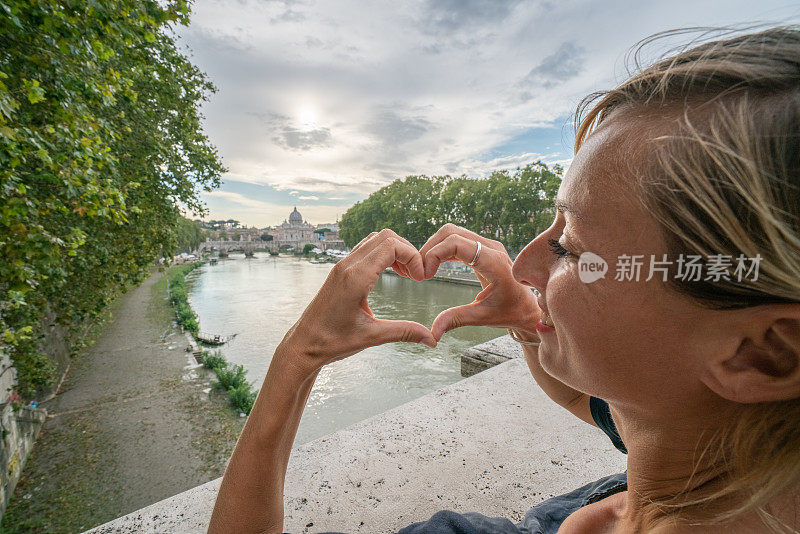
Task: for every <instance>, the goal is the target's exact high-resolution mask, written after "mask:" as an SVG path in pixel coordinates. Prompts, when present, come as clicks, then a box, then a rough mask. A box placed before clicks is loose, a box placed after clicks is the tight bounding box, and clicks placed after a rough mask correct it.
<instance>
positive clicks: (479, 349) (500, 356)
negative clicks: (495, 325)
mask: <svg viewBox="0 0 800 534" xmlns="http://www.w3.org/2000/svg"><path fill="white" fill-rule="evenodd" d="M512 358H521V359H523V360H524V359H525V354H524V353H523V352H522V347H521V346H520V344H519V343H517V342H516V341H514V340H513V339H511V337H510V336H509V335H508V334H506V335H505V336H500V337H496V338H494V339H491V340H489V341H487V342H485V343H481V344H480V345H475V346H474V347H470V348H468V349H467V350H465V351H464V352H463V354H461V376H465V377H466V376H472V375H474V374H476V373H480V372H481V371H485V370H486V369H489V368H490V367H494V366H495V365H498V364H501V363H503V362H506V361H508V360H510V359H512Z"/></svg>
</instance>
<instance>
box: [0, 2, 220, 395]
mask: <svg viewBox="0 0 800 534" xmlns="http://www.w3.org/2000/svg"><path fill="white" fill-rule="evenodd" d="M188 20H189V6H188V2H186V1H184V0H163V1H160V0H136V1H134V0H104V1H102V2H98V1H96V0H71V1H69V2H58V1H55V0H2V3H0V35H2V42H3V44H2V47H0V256H2V258H3V261H2V262H0V329H2V332H3V344H4V345H5V350H7V351H8V352H9V353H10V354H11V357H12V359H13V360H14V363H15V365H16V367H17V370H18V371H19V379H20V392H21V393H23V394H29V393H32V392H33V391H34V390H35V389H36V388H40V387H45V386H46V385H48V384H49V383H50V382H51V381H52V378H54V377H53V376H52V373H50V372H48V371H47V365H46V363H45V360H44V359H43V357H42V355H41V353H40V351H39V347H38V344H37V342H36V341H37V340H38V339H40V335H41V333H42V328H43V325H42V321H41V318H42V317H43V316H45V314H46V313H47V312H48V311H50V312H55V314H56V321H57V322H58V323H59V324H62V325H67V326H70V327H73V329H74V331H75V332H77V330H78V328H79V327H80V326H81V325H82V324H85V323H86V321H88V320H91V319H93V318H95V317H97V315H98V314H99V313H100V312H101V311H102V310H103V309H104V308H105V307H106V305H107V304H108V303H109V302H110V301H111V300H113V298H114V297H115V296H116V295H118V294H119V292H120V290H124V289H125V288H127V287H130V286H131V285H134V284H137V283H139V282H140V281H141V280H142V279H143V277H144V276H145V275H146V273H147V269H148V266H149V265H150V264H151V263H152V262H153V260H154V259H156V258H157V257H158V256H159V255H160V254H162V253H171V252H174V250H175V249H176V247H177V242H178V236H177V234H178V233H179V231H178V230H176V228H179V225H178V222H179V221H180V210H181V209H183V210H186V211H191V212H195V213H198V214H200V213H202V212H203V205H202V202H201V200H200V197H199V193H200V191H202V190H206V191H210V190H211V189H212V188H214V187H217V186H218V185H219V183H220V182H219V180H220V179H219V176H220V174H221V173H222V172H223V171H224V168H223V167H222V165H221V163H220V161H219V158H218V155H217V153H216V150H215V149H214V147H213V146H212V145H211V144H210V142H209V141H208V139H207V137H206V136H205V134H204V133H203V131H202V128H201V125H200V113H199V106H200V104H201V103H202V101H203V100H205V99H206V98H207V97H208V95H209V94H210V93H211V92H213V91H214V87H213V85H212V84H211V83H210V82H209V81H208V80H207V79H206V77H205V75H204V74H203V73H202V72H200V71H199V70H198V69H197V68H196V67H195V66H193V65H192V64H191V62H190V61H189V60H188V59H187V58H186V57H185V56H184V55H183V54H182V53H181V52H180V51H179V49H178V46H177V44H176V42H175V37H174V31H173V27H174V26H175V25H177V24H181V25H186V24H188ZM69 342H70V343H73V344H74V343H75V342H76V340H75V339H72V340H69Z"/></svg>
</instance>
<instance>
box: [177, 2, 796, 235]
mask: <svg viewBox="0 0 800 534" xmlns="http://www.w3.org/2000/svg"><path fill="white" fill-rule="evenodd" d="M797 22H800V8H798V7H797V4H796V2H788V1H778V0H775V1H773V0H762V1H759V2H752V1H751V0H747V1H739V0H724V1H721V0H717V1H702V0H671V1H670V2H663V1H638V2H634V1H626V2H622V1H615V0H604V1H602V2H600V1H589V0H559V1H557V2H556V1H516V0H514V1H512V0H438V1H434V0H416V1H402V2H398V1H397V0H392V1H377V0H376V1H365V0H352V1H349V0H337V1H322V0H224V1H223V0H198V1H197V2H196V3H195V4H194V6H193V15H192V22H191V24H190V26H189V27H188V28H179V30H178V33H179V43H180V45H181V46H182V47H184V49H185V51H186V53H187V54H188V55H189V57H190V58H191V59H192V61H193V62H194V64H195V65H197V66H198V67H199V68H200V69H201V70H202V71H204V72H205V73H206V74H207V75H208V76H209V78H210V80H211V81H212V82H213V83H214V84H215V85H216V87H217V89H218V91H217V92H216V93H214V94H212V95H210V98H209V100H208V101H207V102H205V103H204V104H203V107H202V112H203V115H204V117H205V119H204V129H205V132H206V134H207V135H208V136H209V139H210V141H211V142H212V143H213V144H214V145H215V146H216V147H217V149H218V151H219V154H220V156H221V158H222V160H223V163H224V165H225V166H226V167H227V168H228V169H229V171H228V172H227V173H226V174H225V175H224V176H223V182H224V183H223V185H222V187H220V188H219V189H218V190H215V191H213V192H211V193H202V195H201V197H202V199H203V200H204V201H205V203H206V205H207V207H208V210H209V213H208V214H207V215H206V216H205V217H204V218H205V219H229V218H233V219H237V220H239V221H241V222H242V223H244V224H246V225H248V226H258V227H263V226H267V225H276V224H280V223H281V222H282V221H283V220H284V219H286V218H288V216H289V213H290V212H291V210H292V208H293V207H294V206H297V207H298V210H299V211H300V212H301V213H302V215H303V217H304V218H305V219H307V220H308V221H309V222H311V223H315V224H316V223H328V222H333V221H335V220H336V219H337V217H341V215H342V214H343V213H344V212H345V211H347V209H348V208H349V207H350V206H352V205H353V204H354V203H355V202H357V201H359V200H362V199H364V198H366V197H367V196H369V194H370V193H372V192H374V191H376V190H377V189H380V188H381V187H383V186H384V185H387V184H389V183H391V182H392V181H393V180H395V179H398V178H403V177H405V176H408V175H412V174H425V175H429V176H430V175H445V174H449V175H453V176H460V175H467V176H473V177H482V176H486V175H488V174H490V173H491V172H492V171H495V170H502V169H507V170H512V171H513V170H514V169H516V168H517V167H520V166H524V165H525V164H527V163H532V162H535V161H537V160H541V161H543V162H545V163H547V164H556V163H557V164H560V165H562V167H565V168H567V167H568V166H569V163H570V162H571V160H572V156H573V151H572V144H573V135H572V114H573V112H574V110H575V108H576V106H577V104H578V103H579V102H580V100H581V98H583V97H584V96H585V95H587V94H589V93H591V92H593V91H598V90H603V89H609V88H612V87H613V86H615V85H616V84H618V83H620V82H621V81H623V80H624V79H625V78H626V73H627V71H626V65H629V64H630V61H629V59H630V58H629V55H628V54H627V53H628V52H629V51H631V50H632V48H633V47H634V45H635V44H636V43H637V42H638V41H639V40H641V39H643V38H645V37H647V36H649V35H652V34H654V33H657V32H660V31H665V30H669V29H673V28H684V27H698V26H722V25H749V24H754V23H766V24H774V23H797ZM694 36H696V35H694ZM691 37H692V36H683V37H681V38H679V39H678V40H675V39H674V38H673V39H671V40H670V39H664V40H659V41H657V42H656V43H655V44H654V45H652V46H650V47H648V48H647V49H645V51H644V53H643V55H642V59H643V61H644V62H648V61H652V60H653V59H655V58H656V57H657V56H658V55H660V54H662V53H663V52H664V51H665V50H667V49H668V48H670V47H672V46H676V45H677V44H680V43H683V42H686V41H687V40H689V39H690V38H691ZM626 58H627V59H626Z"/></svg>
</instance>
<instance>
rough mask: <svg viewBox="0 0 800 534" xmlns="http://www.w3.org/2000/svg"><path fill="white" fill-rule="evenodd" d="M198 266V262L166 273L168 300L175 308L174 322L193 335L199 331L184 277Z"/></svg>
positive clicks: (176, 267)
mask: <svg viewBox="0 0 800 534" xmlns="http://www.w3.org/2000/svg"><path fill="white" fill-rule="evenodd" d="M199 266H200V262H196V263H190V264H187V265H176V266H174V267H171V268H170V270H169V272H168V273H167V280H168V281H169V300H170V302H171V303H172V305H173V306H174V307H175V320H176V321H178V324H179V325H181V326H183V328H185V329H186V330H187V331H189V332H191V333H192V334H194V335H197V332H199V331H200V324H199V323H198V321H197V314H196V313H195V312H194V310H193V309H192V307H191V306H190V305H189V296H188V293H187V292H186V275H187V274H189V273H190V272H191V271H193V270H194V269H196V268H197V267H199Z"/></svg>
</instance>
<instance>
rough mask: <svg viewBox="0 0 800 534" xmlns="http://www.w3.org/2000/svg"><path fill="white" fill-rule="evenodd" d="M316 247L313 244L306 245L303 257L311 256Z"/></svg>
mask: <svg viewBox="0 0 800 534" xmlns="http://www.w3.org/2000/svg"><path fill="white" fill-rule="evenodd" d="M315 247H316V245H314V244H312V243H306V244H305V245H303V255H304V256H305V255H308V254H310V253H311V251H312V250H314V248H315Z"/></svg>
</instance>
